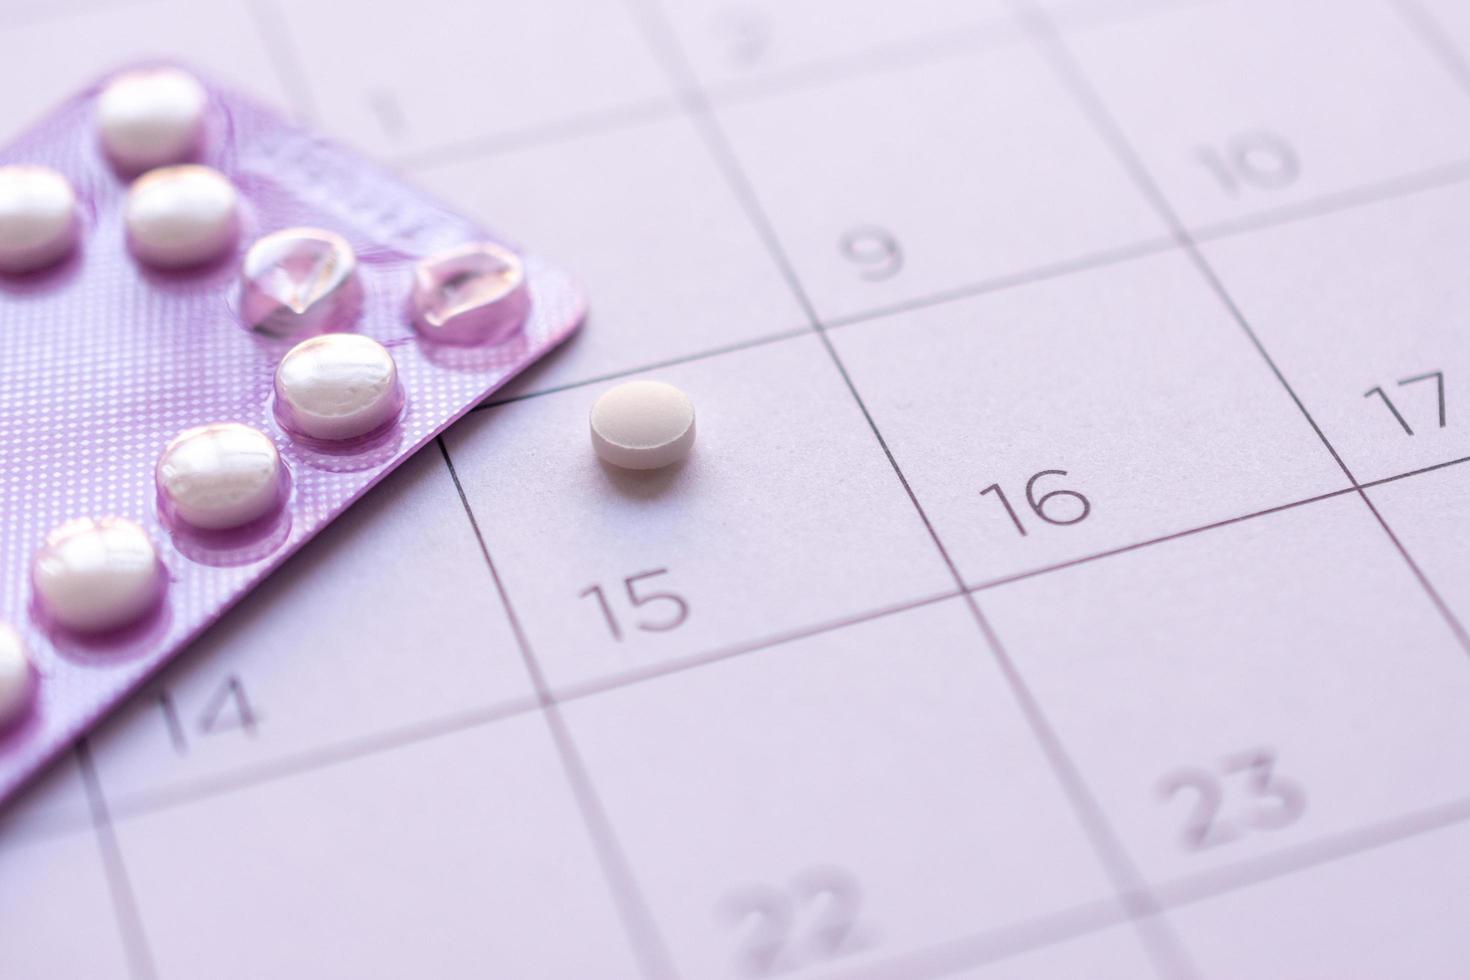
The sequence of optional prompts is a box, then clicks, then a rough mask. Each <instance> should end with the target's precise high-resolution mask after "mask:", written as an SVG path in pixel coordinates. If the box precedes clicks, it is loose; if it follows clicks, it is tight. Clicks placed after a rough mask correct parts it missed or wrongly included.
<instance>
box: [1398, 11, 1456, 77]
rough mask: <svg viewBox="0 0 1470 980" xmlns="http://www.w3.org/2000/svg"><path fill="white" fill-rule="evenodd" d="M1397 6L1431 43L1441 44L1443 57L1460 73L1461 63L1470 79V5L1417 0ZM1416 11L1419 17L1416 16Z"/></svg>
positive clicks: (1453, 72) (1453, 69)
mask: <svg viewBox="0 0 1470 980" xmlns="http://www.w3.org/2000/svg"><path fill="white" fill-rule="evenodd" d="M1397 6H1398V8H1399V9H1400V10H1401V11H1402V12H1403V13H1404V14H1405V15H1406V16H1407V19H1409V20H1410V22H1411V23H1413V24H1414V26H1415V27H1416V29H1418V30H1419V31H1420V33H1421V36H1423V37H1424V38H1425V41H1426V43H1427V44H1429V45H1430V46H1431V47H1433V46H1435V45H1436V43H1437V44H1438V45H1439V46H1441V47H1440V51H1441V57H1442V58H1443V59H1444V61H1445V63H1446V68H1447V70H1449V71H1450V73H1451V74H1458V73H1459V72H1457V70H1456V68H1457V67H1458V68H1459V69H1460V71H1465V72H1466V73H1465V74H1464V75H1462V79H1463V80H1465V81H1470V60H1467V59H1470V7H1466V6H1465V5H1464V4H1463V3H1461V2H1460V0H1414V2H1413V3H1412V4H1398V5H1397ZM1415 12H1417V13H1418V14H1419V16H1418V17H1414V16H1413V14H1414V13H1415ZM1426 15H1427V16H1426Z"/></svg>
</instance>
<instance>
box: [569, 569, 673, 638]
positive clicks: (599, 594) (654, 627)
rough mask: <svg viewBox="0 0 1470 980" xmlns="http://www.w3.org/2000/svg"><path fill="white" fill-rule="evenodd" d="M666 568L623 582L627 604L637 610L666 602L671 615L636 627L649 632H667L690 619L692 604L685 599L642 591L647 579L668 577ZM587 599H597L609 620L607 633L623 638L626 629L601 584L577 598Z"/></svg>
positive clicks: (665, 593) (606, 618) (663, 593)
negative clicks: (590, 597)
mask: <svg viewBox="0 0 1470 980" xmlns="http://www.w3.org/2000/svg"><path fill="white" fill-rule="evenodd" d="M668 573H669V570H668V569H667V568H654V569H650V570H649V571H646V572H639V573H638V574H637V575H629V576H628V577H627V578H625V579H623V590H624V592H626V593H627V596H628V605H630V606H632V607H633V608H634V609H638V608H640V607H643V606H652V605H653V604H655V603H663V604H664V606H665V608H667V609H668V612H667V613H666V614H665V615H664V616H663V617H662V618H658V619H640V620H638V622H636V623H635V624H634V625H635V626H637V627H638V629H640V630H643V631H644V632H646V633H666V632H668V631H669V630H671V629H675V628H676V627H678V626H680V625H682V624H683V622H684V620H686V619H688V618H689V603H688V602H686V601H684V598H683V597H682V596H679V595H676V594H674V593H673V592H642V591H641V590H640V589H639V587H638V583H639V582H641V581H643V580H644V579H649V578H653V577H655V576H657V575H667V574H668ZM588 596H595V597H596V598H597V605H598V606H599V607H600V608H601V609H602V616H603V618H604V619H605V620H607V629H608V632H609V633H611V634H612V638H613V639H614V640H621V639H622V638H623V627H622V625H621V620H620V617H619V616H618V614H617V613H616V612H614V611H613V607H612V603H610V602H609V601H608V598H607V593H605V592H603V590H602V586H600V585H589V586H587V588H585V589H583V590H582V591H581V592H579V593H578V594H577V598H579V599H585V598H587V597H588Z"/></svg>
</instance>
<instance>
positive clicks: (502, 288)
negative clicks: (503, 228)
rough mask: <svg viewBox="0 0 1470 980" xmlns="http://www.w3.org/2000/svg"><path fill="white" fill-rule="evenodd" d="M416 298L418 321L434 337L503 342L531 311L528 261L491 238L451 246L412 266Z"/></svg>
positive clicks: (459, 341) (456, 341)
mask: <svg viewBox="0 0 1470 980" xmlns="http://www.w3.org/2000/svg"><path fill="white" fill-rule="evenodd" d="M412 303H413V321H414V326H415V327H416V328H417V329H418V331H419V333H420V334H422V335H423V336H424V337H426V338H428V339H430V340H437V341H441V342H443V343H449V344H492V343H499V342H500V341H502V340H504V339H506V338H507V337H509V336H510V335H511V334H513V333H515V332H516V331H517V330H519V329H520V328H521V325H522V324H523V323H524V322H525V320H526V315H527V313H528V312H529V311H530V308H531V293H530V290H529V289H528V288H527V286H526V267H525V264H524V263H523V262H522V261H521V258H520V256H518V255H516V254H515V253H514V252H512V251H510V250H509V249H505V248H501V247H500V246H499V245H493V244H491V243H489V242H475V243H472V244H469V245H461V246H458V247H456V248H451V249H448V250H446V251H443V252H439V253H437V254H435V255H430V256H428V257H427V258H425V259H422V260H420V261H419V262H418V264H417V265H415V266H414V275H413V297H412Z"/></svg>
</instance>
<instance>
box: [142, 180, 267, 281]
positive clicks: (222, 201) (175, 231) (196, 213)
mask: <svg viewBox="0 0 1470 980" xmlns="http://www.w3.org/2000/svg"><path fill="white" fill-rule="evenodd" d="M239 201H240V198H239V195H238V194H237V193H236V192H235V185H233V184H231V183H230V181H229V178H227V177H226V176H225V175H224V174H222V173H220V172H219V171H217V170H212V169H210V168H209V167H201V166H199V165H197V164H192V163H186V164H182V165H180V166H177V167H160V168H158V169H157V170H150V171H148V172H147V173H146V174H144V175H143V176H141V177H139V178H138V179H137V180H135V181H133V186H132V187H130V188H129V189H128V199H127V203H126V204H125V205H124V215H125V219H126V221H127V226H128V244H129V245H130V246H131V247H132V249H133V254H134V255H136V256H137V257H138V259H139V260H140V261H143V262H146V263H147V264H148V265H152V266H156V267H158V268H160V269H182V268H186V267H188V266H192V265H202V264H204V263H205V262H210V261H212V260H214V259H217V258H219V257H220V256H221V255H223V254H224V253H225V252H227V251H228V250H229V249H230V248H231V247H232V246H233V245H234V244H235V238H236V236H237V235H238V234H239V217H238V212H239V206H240V205H239Z"/></svg>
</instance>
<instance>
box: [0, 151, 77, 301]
mask: <svg viewBox="0 0 1470 980" xmlns="http://www.w3.org/2000/svg"><path fill="white" fill-rule="evenodd" d="M77 227H78V223H77V196H76V192H75V191H73V190H72V186H71V182H70V181H68V180H67V179H66V178H65V177H63V176H62V175H61V174H59V173H57V172H56V171H55V170H52V169H51V168H50V167H37V166H30V165H27V164H12V165H10V166H5V167H0V272H4V273H12V274H19V273H25V272H34V271H36V270H37V269H44V268H45V267H47V266H49V265H53V264H54V263H56V262H58V261H60V260H61V259H62V258H64V257H65V256H66V255H67V253H69V252H70V251H71V250H72V249H73V248H74V247H75V246H76V241H77Z"/></svg>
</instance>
